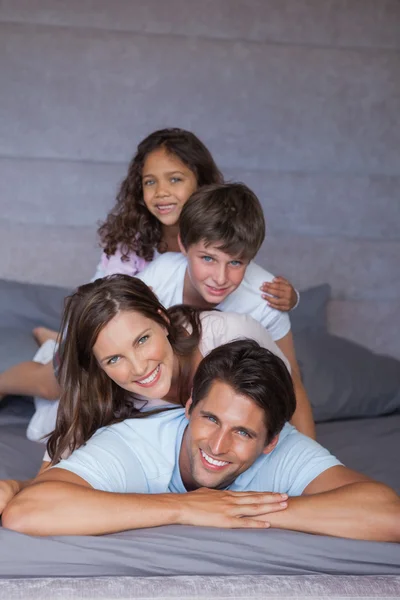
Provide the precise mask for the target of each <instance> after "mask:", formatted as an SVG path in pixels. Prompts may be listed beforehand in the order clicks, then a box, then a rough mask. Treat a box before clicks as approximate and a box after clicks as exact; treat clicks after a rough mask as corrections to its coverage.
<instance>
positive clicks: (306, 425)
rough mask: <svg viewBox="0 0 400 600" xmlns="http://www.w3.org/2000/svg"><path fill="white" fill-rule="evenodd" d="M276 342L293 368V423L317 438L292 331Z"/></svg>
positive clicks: (300, 429)
mask: <svg viewBox="0 0 400 600" xmlns="http://www.w3.org/2000/svg"><path fill="white" fill-rule="evenodd" d="M275 343H276V345H277V346H278V347H279V348H280V349H281V350H282V352H283V354H284V355H285V356H286V358H287V359H288V361H289V362H290V366H291V368H292V379H293V385H294V391H295V393H296V410H295V413H294V415H293V418H292V421H291V423H292V425H294V426H295V427H296V428H297V429H298V430H299V431H300V433H304V435H308V436H309V437H310V438H312V439H314V440H315V438H316V433H315V424H314V418H313V414H312V409H311V404H310V401H309V399H308V396H307V392H306V390H305V388H304V385H303V383H302V381H301V377H300V369H299V365H298V363H297V359H296V352H295V349H294V343H293V336H292V332H291V331H289V333H287V334H286V335H285V336H284V337H283V338H281V339H280V340H275Z"/></svg>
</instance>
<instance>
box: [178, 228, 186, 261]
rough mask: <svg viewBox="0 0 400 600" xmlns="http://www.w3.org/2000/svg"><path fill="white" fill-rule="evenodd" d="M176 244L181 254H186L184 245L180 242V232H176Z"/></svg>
mask: <svg viewBox="0 0 400 600" xmlns="http://www.w3.org/2000/svg"><path fill="white" fill-rule="evenodd" d="M178 246H179V250H180V251H181V252H182V254H183V256H187V252H186V249H185V246H184V245H183V244H182V240H181V235H180V233H178Z"/></svg>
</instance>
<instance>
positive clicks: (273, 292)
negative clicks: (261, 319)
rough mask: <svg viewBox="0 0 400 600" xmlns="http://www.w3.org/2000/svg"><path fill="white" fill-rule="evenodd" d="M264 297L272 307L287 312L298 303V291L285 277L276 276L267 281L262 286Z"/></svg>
mask: <svg viewBox="0 0 400 600" xmlns="http://www.w3.org/2000/svg"><path fill="white" fill-rule="evenodd" d="M260 290H261V291H262V292H264V293H263V296H262V297H263V298H264V300H266V301H267V302H268V304H269V306H271V307H272V308H276V309H277V310H282V311H284V312H287V311H289V310H292V308H293V307H294V306H296V304H297V300H298V296H297V292H296V290H295V289H294V287H293V286H292V284H291V283H290V281H288V280H287V279H285V278H284V277H274V279H273V280H272V281H271V282H265V283H263V284H262V286H261V287H260Z"/></svg>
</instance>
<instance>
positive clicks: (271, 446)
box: [262, 433, 279, 454]
mask: <svg viewBox="0 0 400 600" xmlns="http://www.w3.org/2000/svg"><path fill="white" fill-rule="evenodd" d="M278 442H279V433H278V435H276V436H275V437H273V438H272V440H271V441H270V442H269V444H267V445H266V446H265V447H264V450H263V451H262V453H263V454H270V453H271V452H272V450H274V449H275V448H276V445H277V443H278Z"/></svg>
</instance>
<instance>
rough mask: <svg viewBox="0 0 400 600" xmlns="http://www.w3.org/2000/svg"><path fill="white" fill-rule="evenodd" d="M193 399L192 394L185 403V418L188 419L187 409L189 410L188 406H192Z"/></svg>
mask: <svg viewBox="0 0 400 600" xmlns="http://www.w3.org/2000/svg"><path fill="white" fill-rule="evenodd" d="M192 403H193V400H192V396H190V398H189V400H188V401H187V402H186V404H185V417H186V418H187V420H189V416H190V415H189V411H190V407H191V406H192Z"/></svg>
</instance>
